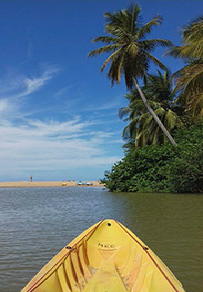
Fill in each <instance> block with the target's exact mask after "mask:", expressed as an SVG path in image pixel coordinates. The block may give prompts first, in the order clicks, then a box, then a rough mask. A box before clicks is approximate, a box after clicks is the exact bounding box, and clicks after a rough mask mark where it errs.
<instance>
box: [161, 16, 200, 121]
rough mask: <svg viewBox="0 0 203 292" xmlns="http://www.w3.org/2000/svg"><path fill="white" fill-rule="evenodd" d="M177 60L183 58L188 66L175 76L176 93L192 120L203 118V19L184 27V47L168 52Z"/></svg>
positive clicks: (177, 47)
mask: <svg viewBox="0 0 203 292" xmlns="http://www.w3.org/2000/svg"><path fill="white" fill-rule="evenodd" d="M166 54H169V55H171V56H173V57H176V58H182V59H183V60H184V61H185V62H186V63H187V64H186V65H185V66H184V67H183V68H182V69H181V70H179V71H177V72H176V73H175V74H174V77H175V79H176V86H175V88H174V91H175V92H179V95H180V97H181V101H182V102H183V103H184V104H185V107H186V111H187V112H188V113H189V115H190V117H191V119H192V120H193V121H194V120H195V119H199V118H200V119H201V118H202V117H203V17H200V18H198V19H196V20H194V21H193V22H191V23H189V24H188V25H187V26H185V27H184V29H183V31H182V46H176V47H173V48H171V49H170V50H169V52H167V53H166Z"/></svg>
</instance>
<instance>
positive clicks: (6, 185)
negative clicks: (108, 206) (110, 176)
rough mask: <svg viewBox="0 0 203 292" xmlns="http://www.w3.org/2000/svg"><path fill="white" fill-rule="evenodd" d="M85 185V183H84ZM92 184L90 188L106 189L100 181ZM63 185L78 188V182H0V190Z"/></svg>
mask: <svg viewBox="0 0 203 292" xmlns="http://www.w3.org/2000/svg"><path fill="white" fill-rule="evenodd" d="M83 182H84V183H85V181H83ZM89 182H91V183H92V186H90V187H104V185H103V184H100V182H98V181H89ZM62 184H65V186H63V187H64V188H65V187H76V186H78V185H77V181H33V182H29V181H17V182H0V188H36V187H40V188H43V187H62ZM79 187H88V186H86V185H81V186H79Z"/></svg>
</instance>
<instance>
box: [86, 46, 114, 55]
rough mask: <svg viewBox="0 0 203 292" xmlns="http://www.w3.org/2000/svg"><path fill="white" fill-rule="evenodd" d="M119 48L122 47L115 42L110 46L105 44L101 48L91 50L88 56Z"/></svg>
mask: <svg viewBox="0 0 203 292" xmlns="http://www.w3.org/2000/svg"><path fill="white" fill-rule="evenodd" d="M118 48H120V45H119V44H113V45H109V46H104V47H101V48H99V49H96V50H93V51H91V52H90V53H89V55H88V56H89V57H93V56H98V55H101V54H103V53H109V52H112V51H113V52H114V51H115V50H117V49H118Z"/></svg>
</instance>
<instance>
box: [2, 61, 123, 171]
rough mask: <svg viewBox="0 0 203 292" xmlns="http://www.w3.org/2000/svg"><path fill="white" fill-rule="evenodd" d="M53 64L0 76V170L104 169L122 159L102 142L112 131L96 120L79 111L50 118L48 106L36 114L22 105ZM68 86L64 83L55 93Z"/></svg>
mask: <svg viewBox="0 0 203 292" xmlns="http://www.w3.org/2000/svg"><path fill="white" fill-rule="evenodd" d="M57 70H58V69H57V68H56V67H52V68H50V67H49V68H46V70H44V71H43V72H42V73H41V74H40V75H38V76H33V77H27V76H20V77H18V78H13V79H11V78H10V79H9V80H7V82H3V80H0V83H2V84H4V87H1V89H0V140H1V143H0V161H1V167H0V176H3V175H5V174H8V175H9V176H10V177H15V174H16V173H26V174H27V173H30V172H32V173H33V174H36V173H38V172H40V171H51V172H52V173H54V172H55V173H56V172H57V171H58V170H60V171H65V170H68V169H69V171H70V172H71V168H72V167H83V169H84V168H86V167H88V168H92V167H93V168H94V167H97V168H99V167H100V168H104V169H106V167H108V166H109V167H110V165H111V164H112V163H113V162H115V161H117V160H119V159H120V157H119V156H116V155H115V154H114V153H113V154H112V153H111V152H110V151H108V147H106V145H107V144H108V143H110V141H111V140H112V141H115V140H116V135H115V133H114V132H113V131H110V130H106V129H105V128H104V130H101V129H100V130H98V126H100V128H101V125H100V124H99V121H96V120H94V119H91V120H90V119H88V118H87V119H84V117H83V118H82V117H81V116H80V115H79V114H77V115H76V114H72V115H69V119H68V118H67V117H66V119H65V120H64V118H63V119H61V116H60V113H59V112H58V118H57V117H56V118H55V119H53V118H51V117H49V112H46V111H45V112H46V115H42V117H41V118H39V117H38V118H36V116H35V115H34V114H33V112H32V110H30V108H29V110H27V111H25V110H24V107H25V108H26V105H27V103H28V100H29V99H31V98H32V94H34V93H35V92H38V91H40V90H42V88H43V87H44V86H45V85H46V84H48V82H50V81H51V80H52V78H53V76H54V74H55V73H56V72H58V71H57ZM68 89H69V88H68V87H64V88H62V89H61V92H60V91H59V92H58V96H60V94H63V93H64V92H66V91H68ZM25 96H26V99H25V98H24V97H25ZM28 96H30V97H29V98H28ZM105 107H106V108H108V107H107V106H105V105H104V106H103V108H105ZM40 110H44V109H39V111H40ZM59 110H60V109H59ZM62 111H64V108H62ZM96 129H97V130H96Z"/></svg>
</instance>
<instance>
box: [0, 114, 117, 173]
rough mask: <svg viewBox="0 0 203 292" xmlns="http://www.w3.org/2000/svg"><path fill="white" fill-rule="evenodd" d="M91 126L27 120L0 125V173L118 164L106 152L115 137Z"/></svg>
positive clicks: (78, 123) (69, 122)
mask: <svg viewBox="0 0 203 292" xmlns="http://www.w3.org/2000/svg"><path fill="white" fill-rule="evenodd" d="M89 126H90V123H89V122H81V121H80V120H79V118H78V117H77V118H76V119H75V120H72V121H66V122H61V123H60V122H58V121H56V122H55V121H47V122H42V121H39V120H36V121H35V120H28V121H27V123H26V124H23V125H19V126H16V125H14V124H11V123H8V124H0V133H1V134H0V136H1V137H0V139H1V143H0V161H1V172H5V171H9V170H10V171H12V172H17V171H19V170H30V169H31V170H50V169H52V170H53V171H54V170H57V169H67V168H70V167H72V166H81V167H85V166H86V167H87V166H88V167H89V166H96V165H97V166H99V165H100V166H101V165H103V166H104V165H110V164H111V163H113V162H115V161H116V160H119V157H115V156H111V155H108V154H107V153H106V151H105V150H104V147H103V146H104V145H105V143H106V139H107V138H108V137H111V136H112V133H103V132H98V133H94V132H92V133H91V131H90V130H89Z"/></svg>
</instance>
